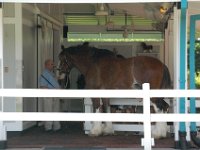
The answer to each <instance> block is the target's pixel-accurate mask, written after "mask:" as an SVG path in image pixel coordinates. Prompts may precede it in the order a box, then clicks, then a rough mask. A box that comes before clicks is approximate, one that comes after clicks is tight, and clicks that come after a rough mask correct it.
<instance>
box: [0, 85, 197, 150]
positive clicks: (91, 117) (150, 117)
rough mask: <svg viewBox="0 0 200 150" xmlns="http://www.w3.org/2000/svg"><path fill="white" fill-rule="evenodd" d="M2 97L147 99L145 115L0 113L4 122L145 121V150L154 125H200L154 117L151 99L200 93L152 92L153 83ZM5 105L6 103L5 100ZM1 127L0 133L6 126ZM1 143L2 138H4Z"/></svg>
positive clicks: (183, 117) (14, 92)
mask: <svg viewBox="0 0 200 150" xmlns="http://www.w3.org/2000/svg"><path fill="white" fill-rule="evenodd" d="M0 96H2V97H68V98H69V97H70V98H79V97H81V98H83V97H91V98H93V97H102V98H105V97H110V98H143V110H144V112H143V114H137V113H134V114H128V113H123V114H120V113H102V114H101V113H41V112H35V113H34V112H0V122H1V123H2V122H3V121H49V120H55V121H56V120H57V121H112V122H143V123H144V138H143V139H142V144H143V146H144V149H145V150H151V147H152V145H154V141H153V140H152V138H151V122H182V121H183V122H200V114H150V97H200V91H199V90H150V89H149V84H144V85H143V90H43V89H42V90H41V89H1V90H0ZM2 106H3V101H2ZM1 126H2V125H1V124H0V133H1V132H3V127H1ZM0 140H1V139H0Z"/></svg>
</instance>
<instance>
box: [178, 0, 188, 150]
mask: <svg viewBox="0 0 200 150" xmlns="http://www.w3.org/2000/svg"><path fill="white" fill-rule="evenodd" d="M186 14H187V0H181V20H180V63H179V64H180V72H179V74H180V83H179V84H180V89H186V83H187V82H186V73H187V70H186V68H187V63H186V62H187V61H186V60H187V57H186V56H187V51H186V43H187V42H186V41H187V40H186V30H187V28H186V25H187V24H186V20H187V15H186ZM185 106H186V102H185V97H181V98H180V103H179V112H180V113H181V114H184V113H186V108H185ZM186 136H187V134H186V124H185V122H180V123H179V141H180V142H179V144H180V148H181V149H183V150H185V149H187V147H188V144H187V141H186Z"/></svg>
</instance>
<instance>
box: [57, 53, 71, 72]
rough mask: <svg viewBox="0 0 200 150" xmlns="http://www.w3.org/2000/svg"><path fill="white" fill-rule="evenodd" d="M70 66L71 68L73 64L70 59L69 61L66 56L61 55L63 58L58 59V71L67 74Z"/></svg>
mask: <svg viewBox="0 0 200 150" xmlns="http://www.w3.org/2000/svg"><path fill="white" fill-rule="evenodd" d="M63 60H64V61H63ZM72 68H73V64H72V63H71V61H69V60H68V59H67V58H66V56H63V59H62V61H60V64H59V68H58V70H59V72H60V73H65V74H69V73H70V71H71V69H72Z"/></svg>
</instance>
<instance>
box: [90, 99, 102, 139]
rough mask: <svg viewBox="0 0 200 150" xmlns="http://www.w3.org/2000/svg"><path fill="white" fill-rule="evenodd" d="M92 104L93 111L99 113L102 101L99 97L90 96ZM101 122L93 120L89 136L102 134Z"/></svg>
mask: <svg viewBox="0 0 200 150" xmlns="http://www.w3.org/2000/svg"><path fill="white" fill-rule="evenodd" d="M92 104H93V112H95V113H101V112H102V109H103V108H102V102H101V99H100V98H92ZM102 128H103V125H102V122H101V121H94V122H93V125H92V129H91V130H90V133H89V136H99V135H101V134H102Z"/></svg>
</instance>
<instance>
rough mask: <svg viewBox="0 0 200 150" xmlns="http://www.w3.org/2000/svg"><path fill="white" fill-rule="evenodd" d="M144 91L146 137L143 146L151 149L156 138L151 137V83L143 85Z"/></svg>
mask: <svg viewBox="0 0 200 150" xmlns="http://www.w3.org/2000/svg"><path fill="white" fill-rule="evenodd" d="M142 87H143V91H144V95H145V96H144V98H143V114H144V118H145V121H144V138H143V139H142V146H144V150H151V146H152V145H154V139H152V138H151V114H150V113H151V111H150V104H151V102H150V95H149V91H150V86H149V83H144V84H143V85H142Z"/></svg>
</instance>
